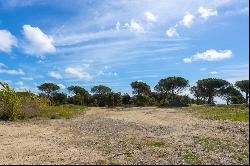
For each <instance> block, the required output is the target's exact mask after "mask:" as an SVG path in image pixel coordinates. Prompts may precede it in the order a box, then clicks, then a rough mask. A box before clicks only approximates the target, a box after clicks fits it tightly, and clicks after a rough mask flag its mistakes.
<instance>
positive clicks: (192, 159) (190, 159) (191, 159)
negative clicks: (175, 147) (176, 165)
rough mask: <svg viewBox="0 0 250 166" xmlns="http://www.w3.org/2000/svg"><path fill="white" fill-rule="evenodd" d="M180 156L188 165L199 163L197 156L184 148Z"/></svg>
mask: <svg viewBox="0 0 250 166" xmlns="http://www.w3.org/2000/svg"><path fill="white" fill-rule="evenodd" d="M182 158H183V159H184V160H185V162H187V163H188V164H189V165H199V164H201V161H200V159H199V157H198V156H196V155H195V154H194V153H193V152H192V151H190V150H186V151H185V154H184V155H182Z"/></svg>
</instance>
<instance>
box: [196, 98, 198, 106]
mask: <svg viewBox="0 0 250 166" xmlns="http://www.w3.org/2000/svg"><path fill="white" fill-rule="evenodd" d="M198 102H199V97H196V104H197V105H198Z"/></svg>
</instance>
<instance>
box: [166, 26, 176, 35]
mask: <svg viewBox="0 0 250 166" xmlns="http://www.w3.org/2000/svg"><path fill="white" fill-rule="evenodd" d="M166 35H167V36H168V37H177V36H179V34H178V32H177V30H176V28H175V27H171V28H169V29H168V30H167V31H166Z"/></svg>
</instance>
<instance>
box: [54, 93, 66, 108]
mask: <svg viewBox="0 0 250 166" xmlns="http://www.w3.org/2000/svg"><path fill="white" fill-rule="evenodd" d="M51 98H52V102H53V104H54V105H61V104H66V103H67V95H66V94H64V93H58V92H55V93H53V94H52V97H51Z"/></svg>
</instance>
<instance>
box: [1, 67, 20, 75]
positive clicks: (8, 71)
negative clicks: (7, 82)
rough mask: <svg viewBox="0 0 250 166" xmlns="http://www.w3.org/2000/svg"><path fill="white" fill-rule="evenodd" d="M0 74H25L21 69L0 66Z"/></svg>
mask: <svg viewBox="0 0 250 166" xmlns="http://www.w3.org/2000/svg"><path fill="white" fill-rule="evenodd" d="M0 74H8V75H25V73H24V71H23V70H22V69H18V70H9V69H3V68H0Z"/></svg>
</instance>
